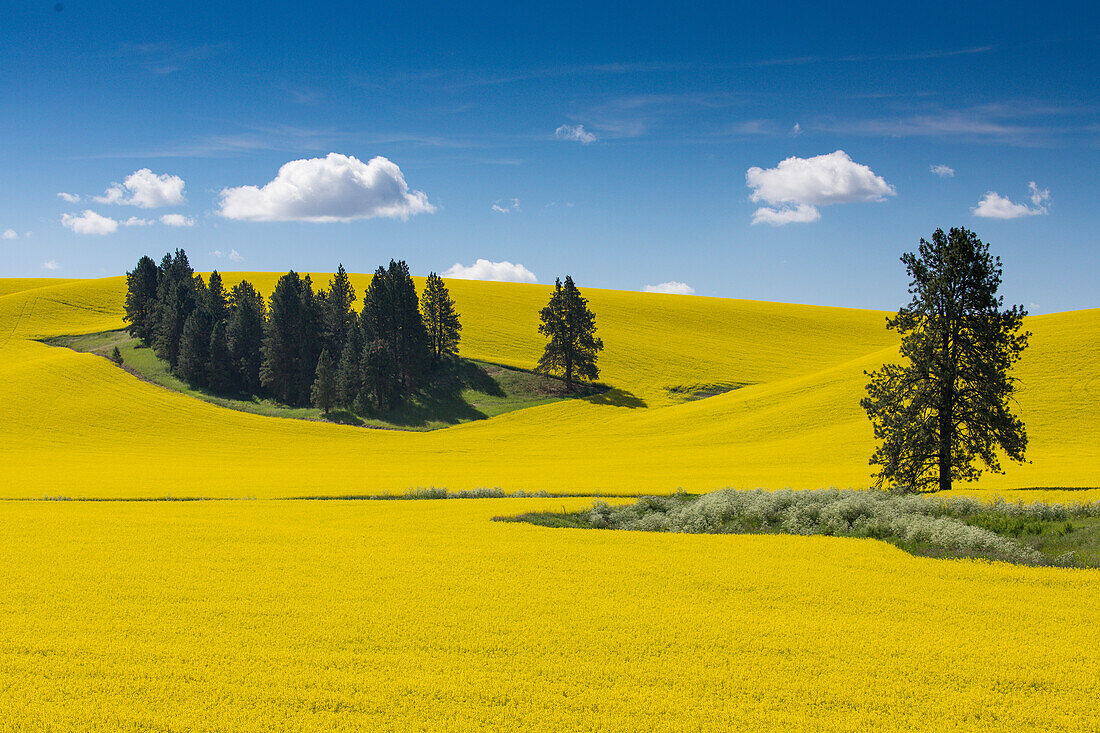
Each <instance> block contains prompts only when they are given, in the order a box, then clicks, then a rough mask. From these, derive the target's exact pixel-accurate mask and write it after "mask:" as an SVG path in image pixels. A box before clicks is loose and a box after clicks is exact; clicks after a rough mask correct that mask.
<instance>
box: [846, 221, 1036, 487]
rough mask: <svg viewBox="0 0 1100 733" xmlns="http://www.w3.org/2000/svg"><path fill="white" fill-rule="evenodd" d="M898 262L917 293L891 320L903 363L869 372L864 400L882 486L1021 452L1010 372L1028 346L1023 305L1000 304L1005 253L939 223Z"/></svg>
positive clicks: (941, 476) (961, 475) (910, 483)
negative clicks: (929, 238) (994, 253)
mask: <svg viewBox="0 0 1100 733" xmlns="http://www.w3.org/2000/svg"><path fill="white" fill-rule="evenodd" d="M901 261H902V262H904V263H905V267H906V269H907V271H908V273H909V277H910V278H911V283H910V287H909V292H910V293H911V294H912V296H913V299H912V301H911V302H910V303H909V305H907V306H905V307H903V308H901V309H900V310H898V313H897V316H896V317H894V318H892V319H888V321H887V327H888V328H891V329H894V330H896V331H897V332H898V333H899V335H900V336H901V355H902V358H903V359H904V360H905V362H906V363H905V364H904V365H899V364H887V365H885V366H884V367H883V368H882V369H880V370H878V371H876V372H872V373H869V374H868V376H870V377H871V382H870V384H868V385H867V397H866V398H864V399H863V400H862V402H861V405H862V406H863V408H864V409H865V410H866V411H867V414H868V416H869V417H870V418H871V422H872V425H873V426H874V431H875V438H876V439H877V440H878V441H879V446H878V449H877V450H876V451H875V453H874V455H873V456H872V457H871V465H873V466H878V467H879V468H878V472H877V473H876V478H877V481H878V484H879V486H883V485H891V486H893V487H895V488H897V489H900V490H908V491H933V490H947V489H950V488H951V484H952V482H953V481H971V480H974V479H977V478H978V477H979V476H980V475H981V473H982V471H983V470H985V469H988V470H990V471H993V472H1001V471H1002V469H1001V464H1000V458H999V453H1000V452H1003V453H1004V454H1005V455H1007V456H1008V457H1009V458H1010V459H1012V460H1014V461H1023V460H1024V451H1025V449H1026V447H1027V433H1026V431H1025V430H1024V425H1023V423H1022V422H1021V421H1020V419H1019V418H1017V417H1016V416H1015V415H1013V414H1012V412H1011V410H1010V403H1011V402H1013V401H1014V400H1013V395H1014V393H1015V390H1016V379H1015V378H1014V377H1012V376H1011V375H1010V374H1009V371H1010V369H1011V367H1012V365H1013V364H1014V363H1015V362H1016V361H1017V360H1019V358H1020V354H1021V352H1022V351H1023V350H1024V348H1025V347H1026V346H1027V338H1028V335H1029V334H1028V333H1026V332H1023V333H1021V332H1020V327H1021V325H1022V322H1023V318H1024V316H1026V315H1027V313H1026V311H1025V310H1024V309H1023V308H1022V307H1021V306H1013V307H1012V308H1007V309H1005V308H1003V304H1004V298H1003V297H1000V296H998V295H997V290H998V288H999V287H1000V284H1001V260H1000V258H999V257H997V258H994V257H991V256H990V254H989V246H988V245H987V244H985V243H983V242H982V241H981V240H980V239H978V238H977V236H975V234H974V233H973V232H971V231H968V230H966V229H962V228H953V229H951V230H950V231H949V232H948V233H946V234H944V232H943V230H942V229H937V230H936V232H935V233H934V234H933V235H932V241H931V242H928V241H925V240H924V239H921V241H920V249H919V252H918V253H907V254H905V255H903V256H902V258H901Z"/></svg>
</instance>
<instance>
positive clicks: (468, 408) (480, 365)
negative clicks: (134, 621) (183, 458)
mask: <svg viewBox="0 0 1100 733" xmlns="http://www.w3.org/2000/svg"><path fill="white" fill-rule="evenodd" d="M44 343H47V344H49V345H51V346H64V347H67V348H70V349H73V350H75V351H81V352H87V353H92V354H98V355H99V356H102V357H104V358H107V359H111V357H112V354H113V353H114V350H115V349H118V353H119V355H120V356H121V357H122V362H121V364H120V366H121V367H122V368H123V369H125V370H126V371H128V372H130V373H131V374H133V375H134V376H136V377H138V378H139V379H143V380H145V381H147V382H151V383H153V384H157V385H160V386H161V387H165V388H167V389H171V390H174V391H176V392H180V393H182V394H186V395H189V396H191V397H195V398H197V399H200V400H203V401H205V402H209V403H211V404H215V405H218V406H220V407H228V408H229V409H232V410H240V411H242V412H251V413H253V414H257V415H268V416H270V417H286V418H293V419H298V420H324V421H328V422H337V423H343V424H348V425H360V426H364V427H372V428H383V429H396V430H417V431H424V430H437V429H439V428H445V427H449V426H451V425H457V424H459V423H464V422H469V421H471V420H484V419H487V418H490V417H495V416H497V415H503V414H504V413H506V412H512V411H513V410H521V409H524V408H527V407H536V406H538V405H546V404H550V403H552V402H558V401H560V400H564V399H571V398H575V397H591V396H593V395H597V394H601V393H603V392H606V391H607V387H605V386H604V385H599V384H584V383H577V384H575V385H574V391H573V392H569V391H568V390H567V389H566V386H565V383H564V382H563V381H562V380H561V379H559V378H557V377H553V376H549V375H543V374H534V373H532V372H528V371H524V370H522V369H516V368H513V367H507V366H502V365H500V364H491V363H488V362H482V361H473V360H470V359H454V360H450V361H448V362H445V363H444V365H443V366H441V367H440V369H439V371H438V373H437V374H435V375H434V376H433V378H432V379H431V380H430V381H429V382H428V383H427V384H426V385H425V386H424V387H422V388H421V389H419V390H417V391H416V393H415V394H413V396H412V397H411V398H410V399H409V400H406V401H405V402H404V403H403V404H402V405H400V406H399V407H397V408H395V409H393V410H390V411H388V412H385V413H381V414H359V413H354V412H351V411H348V410H331V411H330V412H329V414H328V415H324V414H322V412H321V410H319V409H317V408H315V407H290V406H288V405H284V404H281V403H278V402H276V401H274V400H272V399H261V398H259V397H255V396H249V395H223V394H218V393H215V392H212V391H209V390H207V389H202V388H196V387H192V386H190V385H188V384H187V383H186V382H184V381H183V380H181V379H179V378H178V377H176V376H174V375H172V374H171V373H169V371H168V366H167V364H166V363H165V362H164V361H162V360H161V359H159V358H157V356H156V354H155V353H153V350H152V349H149V348H147V347H145V346H143V345H141V342H140V341H138V340H137V339H135V338H132V337H131V336H130V335H129V334H128V333H127V332H126V331H125V330H120V331H105V332H102V333H90V334H83V335H80V336H57V337H54V338H50V339H45V341H44Z"/></svg>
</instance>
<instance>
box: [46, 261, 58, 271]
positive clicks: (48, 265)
mask: <svg viewBox="0 0 1100 733" xmlns="http://www.w3.org/2000/svg"><path fill="white" fill-rule="evenodd" d="M42 266H43V267H44V268H46V269H47V270H56V269H57V268H59V267H61V265H60V264H58V262H57V260H46V261H45V262H43V263H42Z"/></svg>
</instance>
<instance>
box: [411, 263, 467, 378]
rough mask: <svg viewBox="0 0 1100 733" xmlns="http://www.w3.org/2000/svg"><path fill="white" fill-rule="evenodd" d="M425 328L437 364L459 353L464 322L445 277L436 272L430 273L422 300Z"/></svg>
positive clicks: (429, 346)
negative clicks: (461, 319)
mask: <svg viewBox="0 0 1100 733" xmlns="http://www.w3.org/2000/svg"><path fill="white" fill-rule="evenodd" d="M420 305H421V309H422V310H423V317H424V328H425V330H426V331H427V332H428V348H429V349H430V350H431V353H432V359H433V361H434V363H435V364H439V362H440V361H441V360H442V359H444V358H447V357H450V356H457V355H458V342H459V339H460V338H462V336H461V331H462V324H461V323H459V321H458V313H457V312H456V311H455V304H454V301H453V300H451V294H450V292H449V291H448V290H447V286H446V284H444V282H443V279H442V278H441V277H439V275H437V274H435V273H434V272H432V273H429V274H428V282H427V284H426V285H425V287H424V298H423V299H422V300H421V304H420Z"/></svg>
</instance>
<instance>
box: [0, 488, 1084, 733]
mask: <svg viewBox="0 0 1100 733" xmlns="http://www.w3.org/2000/svg"><path fill="white" fill-rule="evenodd" d="M586 503H587V500H581V499H567V500H560V499H559V500H553V499H523V500H519V499H505V500H448V501H388V502H368V501H361V502H342V501H311V502H301V501H230V502H97V503H54V502H9V503H7V504H6V505H5V506H4V507H3V511H2V512H0V579H2V582H3V587H4V589H5V591H4V593H3V594H0V659H2V660H3V664H0V690H3V694H2V695H0V721H3V724H2V725H0V727H2V728H3V729H4V730H9V731H34V732H35V733H40V732H42V731H69V730H89V731H91V730H102V731H137V730H172V731H191V732H196V733H197V732H199V731H211V732H214V731H227V730H264V731H306V730H326V731H328V730H333V731H336V730H340V731H360V730H394V731H401V730H439V731H451V730H453V731H470V730H533V731H540V730H541V731H570V730H607V731H611V730H622V731H638V730H646V731H650V730H652V731H665V730H668V731H673V730H675V731H684V730H701V731H704V730H705V731H711V730H802V729H828V730H836V731H867V730H937V731H947V730H970V731H990V730H1044V731H1072V730H1082V731H1084V730H1095V729H1096V728H1095V726H1096V721H1097V720H1100V676H1098V675H1097V674H1096V670H1097V669H1100V606H1098V605H1097V603H1096V599H1097V598H1098V597H1100V572H1097V571H1094V570H1089V571H1071V570H1064V569H1050V568H1026V567H1017V566H1011V565H1005V564H999V563H998V564H990V563H982V562H970V561H942V560H933V559H926V558H915V557H912V556H910V555H907V554H905V553H903V552H902V551H900V550H897V549H895V548H893V547H891V546H889V545H887V544H885V543H881V542H877V541H875V540H855V539H838V538H827V537H787V536H762V535H759V536H732V535H726V536H718V535H710V536H705V535H669V534H651V533H635V532H613V531H595V530H554V529H547V528H542V527H534V526H531V525H525V524H501V523H495V522H491V521H489V519H490V518H491V517H492V516H494V515H500V514H515V513H519V512H522V511H528V510H554V511H557V510H560V509H561V508H562V507H565V508H568V509H574V508H579V507H580V506H583V505H584V504H586Z"/></svg>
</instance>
